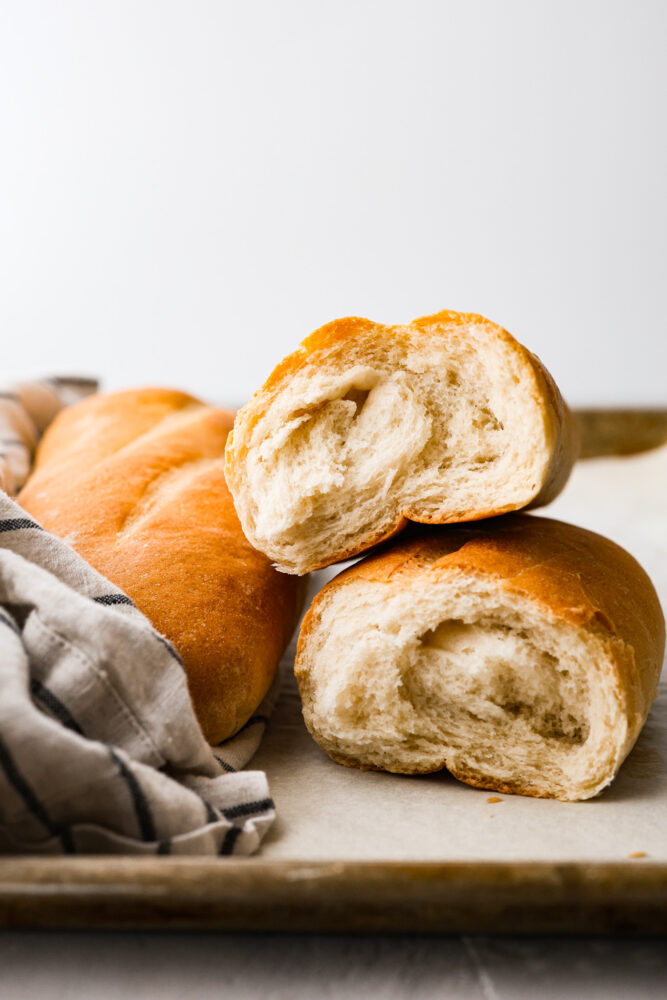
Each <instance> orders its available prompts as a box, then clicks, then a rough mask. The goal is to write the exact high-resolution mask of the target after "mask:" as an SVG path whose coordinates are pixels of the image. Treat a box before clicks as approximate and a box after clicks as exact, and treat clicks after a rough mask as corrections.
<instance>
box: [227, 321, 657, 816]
mask: <svg viewBox="0 0 667 1000" xmlns="http://www.w3.org/2000/svg"><path fill="white" fill-rule="evenodd" d="M575 458H576V435H575V433H574V428H573V422H572V418H571V416H570V414H569V411H568V410H567V407H566V406H565V404H564V402H563V400H562V398H561V396H560V393H559V392H558V389H557V388H556V386H555V384H554V382H553V380H552V379H551V377H550V376H549V374H548V372H547V371H546V370H545V368H544V367H543V366H542V364H541V363H540V362H539V360H538V359H537V358H535V357H534V356H533V355H532V354H530V353H529V352H528V351H527V350H526V349H525V348H523V347H522V346H521V345H520V344H518V343H517V342H516V341H515V340H514V338H513V337H511V336H510V334H508V333H507V332H506V331H505V330H503V329H501V328H500V327H498V326H496V325H495V324H493V323H490V322H489V321H488V320H485V319H483V318H482V317H480V316H476V315H470V314H459V313H453V312H442V313H439V314H437V315H435V316H428V317H425V318H423V319H419V320H416V321H415V322H414V323H411V324H409V325H407V326H395V327H385V326H381V325H379V324H376V323H372V322H370V321H368V320H363V319H347V320H341V321H338V322H335V323H331V324H329V325H328V326H325V327H323V328H322V329H321V330H318V331H317V332H316V333H314V334H312V335H311V336H310V337H309V338H307V339H306V340H305V341H304V342H303V344H302V345H301V346H300V347H299V349H298V350H297V351H296V352H295V353H293V354H292V355H290V356H289V357H288V358H286V359H285V360H284V361H283V362H282V363H281V364H280V365H279V366H278V367H277V368H276V369H275V371H274V372H273V373H272V375H271V376H270V377H269V378H268V380H267V381H266V382H265V384H264V385H263V386H262V388H261V389H260V390H259V391H258V392H257V393H256V394H255V395H254V396H253V398H252V399H251V400H250V402H249V403H248V404H247V406H245V407H244V408H243V409H242V410H241V411H240V412H239V413H238V414H237V416H236V420H235V423H234V428H233V431H232V432H231V433H230V435H229V439H228V442H227V447H226V474H227V482H228V484H229V487H230V489H231V491H232V494H233V497H234V502H235V506H236V510H237V512H238V515H239V518H240V521H241V524H242V526H243V530H244V532H245V535H246V537H247V538H248V539H249V540H250V542H251V543H252V545H253V546H254V547H255V548H257V549H259V550H260V551H261V552H263V553H264V554H265V555H266V556H267V557H268V558H269V559H271V560H272V561H273V562H274V563H275V565H276V566H277V568H278V569H280V570H282V571H283V572H285V573H292V574H304V573H307V572H309V571H310V570H313V569H318V568H321V567H325V566H329V565H331V564H333V563H337V562H340V561H342V560H345V559H349V558H350V557H352V556H357V555H360V554H362V553H364V552H367V551H368V550H369V549H370V548H371V547H372V546H375V545H377V544H378V543H380V542H383V543H384V544H383V545H382V546H381V547H380V549H376V550H374V551H372V552H370V553H369V554H367V555H366V556H365V558H364V559H363V560H362V561H360V562H357V563H356V564H355V565H354V566H353V567H352V568H350V569H347V570H346V571H344V572H343V573H342V574H340V575H339V576H338V577H336V578H335V579H334V580H333V581H332V582H331V583H329V584H328V585H327V586H325V587H324V588H323V590H322V591H320V593H319V594H318V596H317V598H316V599H315V601H314V603H313V605H312V607H311V608H310V610H309V611H308V613H307V614H306V617H305V619H304V622H303V625H302V628H301V634H300V638H299V645H298V652H297V661H296V675H297V679H298V682H299V687H300V691H301V695H302V701H303V710H304V717H305V720H306V724H307V726H308V728H309V729H310V731H311V733H312V735H313V736H314V738H315V739H316V740H317V741H318V742H319V743H320V745H321V746H322V747H323V748H324V749H325V750H326V751H327V752H328V753H329V755H330V756H331V757H332V758H333V759H334V760H336V761H338V762H339V763H342V764H345V765H348V766H353V767H360V768H365V769H383V770H388V771H393V772H398V773H409V774H414V773H426V772H431V771H436V770H439V769H441V768H443V767H446V768H448V769H449V770H450V771H451V772H452V773H453V774H455V775H456V776H457V777H459V778H461V779H462V780H463V781H466V782H468V783H470V784H473V785H477V786H480V787H483V788H488V789H493V790H498V791H504V792H505V791H509V792H517V793H521V794H527V795H536V796H550V797H555V798H560V799H564V800H571V799H586V798H590V797H591V796H593V795H595V794H597V793H598V792H599V791H600V790H601V789H602V788H604V787H605V786H606V785H607V784H609V782H610V781H611V780H612V779H613V777H614V775H615V774H616V773H617V771H618V769H619V767H620V765H621V764H622V762H623V760H624V758H625V757H626V755H627V754H628V752H629V751H630V749H631V747H632V746H633V744H634V742H635V740H636V738H637V736H638V734H639V732H640V730H641V727H642V725H643V723H644V721H645V719H646V716H647V714H648V711H649V708H650V706H651V702H652V701H653V698H654V697H655V694H656V689H657V681H658V676H659V673H660V669H661V665H662V659H663V654H664V642H665V630H664V619H663V616H662V611H661V609H660V604H659V602H658V598H657V596H656V593H655V590H654V588H653V586H652V584H651V582H650V580H649V579H648V577H647V576H646V574H645V573H644V571H643V570H642V569H641V567H640V566H639V565H638V564H637V562H636V561H635V560H634V559H633V558H632V557H631V556H630V555H629V554H628V553H627V552H625V551H623V550H622V549H620V548H619V547H618V546H616V545H614V544H613V543H612V542H610V541H608V540H607V539H605V538H602V537H601V536H599V535H596V534H593V533H592V532H589V531H584V530H582V529H580V528H575V527H573V526H571V525H567V524H562V523H559V522H557V521H552V520H549V519H546V518H543V517H535V516H532V515H525V514H514V513H511V512H515V511H519V510H522V509H524V508H528V507H535V506H538V505H541V504H545V503H548V502H549V501H550V500H551V499H553V498H554V497H555V496H556V494H557V493H558V492H559V491H560V490H561V489H562V487H563V486H564V484H565V482H566V480H567V477H568V475H569V472H570V470H571V467H572V464H573V462H574V460H575ZM409 522H417V523H421V526H420V527H416V526H415V525H414V524H413V525H411V526H410V527H407V530H405V532H404V534H403V535H402V537H400V538H399V539H397V540H396V541H394V542H391V541H390V539H392V538H393V537H394V536H396V535H397V534H398V533H399V532H401V531H403V529H406V526H408V525H409ZM426 526H431V527H426Z"/></svg>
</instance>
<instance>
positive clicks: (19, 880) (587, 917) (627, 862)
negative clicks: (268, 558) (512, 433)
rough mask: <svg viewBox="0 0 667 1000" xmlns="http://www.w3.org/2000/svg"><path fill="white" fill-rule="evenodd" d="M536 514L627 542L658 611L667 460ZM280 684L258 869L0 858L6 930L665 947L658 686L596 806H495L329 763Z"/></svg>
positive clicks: (590, 479) (636, 464)
mask: <svg viewBox="0 0 667 1000" xmlns="http://www.w3.org/2000/svg"><path fill="white" fill-rule="evenodd" d="M544 513H545V514H547V515H549V516H553V517H558V518H561V519H563V520H568V521H571V522H573V523H577V524H581V525H583V526H584V527H588V528H591V529H593V530H595V531H599V532H600V533H602V534H606V535H608V536H609V537H611V538H612V539H614V540H615V541H617V542H619V543H620V544H622V545H624V546H625V547H626V548H627V549H628V550H629V551H631V552H632V553H633V554H634V555H635V556H636V557H637V558H638V559H639V561H640V562H641V563H642V564H643V565H644V566H645V568H646V569H647V570H648V572H649V573H650V574H651V576H652V577H653V579H654V582H655V584H656V586H657V588H658V592H659V594H660V596H661V599H662V602H663V607H665V605H666V604H667V447H662V448H660V449H657V450H654V451H647V452H645V453H643V454H640V455H636V456H629V457H626V458H600V459H591V460H588V461H585V462H582V463H580V464H579V465H578V466H577V467H576V469H575V471H574V474H573V477H572V480H571V482H570V484H569V486H568V487H567V489H566V491H565V493H564V495H563V496H562V497H560V498H559V499H558V500H557V501H556V502H555V503H554V504H552V505H551V507H549V508H548V509H546V510H545V511H544ZM331 575H332V573H331V571H327V572H325V573H324V574H318V575H317V578H316V579H314V580H313V581H312V582H311V585H312V586H313V587H317V586H319V585H321V583H322V581H323V579H326V578H327V577H328V576H331ZM282 670H283V673H284V677H285V683H284V685H283V689H282V692H281V696H280V699H279V702H278V705H277V708H276V711H275V713H274V716H273V717H272V719H271V723H270V725H269V727H268V731H267V734H266V737H265V739H264V742H263V744H262V746H261V748H260V751H259V753H258V754H257V756H256V758H255V760H254V762H253V766H256V767H258V768H264V769H266V771H267V772H268V776H269V781H270V786H271V791H272V794H273V797H274V799H275V800H276V804H277V809H278V819H277V821H276V823H275V824H274V827H273V828H272V830H271V832H270V834H269V835H268V837H267V839H266V840H265V841H264V846H263V850H262V852H261V855H260V856H259V857H258V858H256V859H250V860H239V861H236V860H229V859H225V860H223V859H221V860H211V861H202V860H199V859H169V858H164V859H136V858H129V859H119V858H114V859H110V858H76V859H39V858H37V859H35V858H25V859H23V858H8V859H3V860H1V861H0V925H4V926H93V925H96V926H105V927H107V926H113V927H127V926H148V927H161V928H164V927H204V926H206V927H222V928H237V929H247V928H257V929H272V930H349V929H353V928H354V929H359V930H376V929H382V930H397V931H405V930H413V931H416V930H431V931H474V930H479V931H484V932H492V931H500V932H503V931H504V932H531V931H534V932H538V931H540V932H545V931H546V932H548V931H554V932H562V931H570V932H577V931H583V932H588V931H594V932H615V931H621V932H632V931H643V932H651V933H664V932H667V833H666V832H665V831H667V688H666V687H665V686H663V687H662V689H661V695H660V698H659V699H658V701H657V702H656V704H655V705H654V707H653V709H652V712H651V715H650V717H649V720H648V723H647V725H646V727H645V729H644V731H643V733H642V735H641V736H640V739H639V741H638V743H637V745H636V747H635V749H634V750H633V752H632V753H631V755H630V757H629V758H628V760H627V761H626V762H625V764H624V765H623V768H622V769H621V772H620V775H619V777H618V778H617V779H616V781H615V782H614V784H613V785H612V786H611V787H610V788H609V789H608V790H607V791H605V792H604V793H603V794H602V795H601V796H600V797H599V798H597V799H594V800H592V801H588V802H581V803H562V802H553V801H549V800H538V799H530V798H523V797H520V796H511V795H502V796H499V797H500V798H501V800H502V801H501V802H496V803H490V802H488V799H489V798H490V797H492V793H489V792H486V791H481V790H478V789H473V788H469V787H468V786H466V785H463V784H461V783H459V782H457V781H456V780H455V779H453V778H452V777H451V776H449V775H447V774H444V773H443V774H437V775H430V776H422V777H400V776H395V775H389V774H380V773H369V772H359V771H354V770H350V769H347V768H343V767H341V766H339V765H336V764H334V763H333V762H332V761H330V760H329V758H328V757H327V756H326V755H325V754H324V753H323V752H322V751H321V750H320V749H319V748H318V747H317V746H316V745H315V743H314V742H313V741H312V740H311V738H310V736H309V735H308V733H307V731H306V729H305V727H304V725H303V721H302V718H301V712H300V706H299V702H298V695H297V693H296V689H295V685H294V682H293V680H292V677H291V658H290V655H289V654H288V655H287V656H286V657H285V659H284V662H283V666H282ZM637 852H639V853H641V855H642V856H641V857H633V858H630V857H629V855H631V854H636V853H637Z"/></svg>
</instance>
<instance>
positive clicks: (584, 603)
mask: <svg viewBox="0 0 667 1000" xmlns="http://www.w3.org/2000/svg"><path fill="white" fill-rule="evenodd" d="M407 535H408V536H409V537H407V538H405V540H403V541H401V542H399V543H398V544H394V545H388V546H385V547H384V548H383V549H382V550H381V551H379V552H376V553H374V554H371V555H369V556H367V557H366V558H365V559H362V560H361V561H360V562H358V563H356V564H355V565H354V566H352V567H350V568H349V569H347V570H344V571H343V572H342V573H340V574H339V575H338V576H337V577H336V578H335V579H334V580H332V581H331V582H330V583H329V584H327V586H326V587H324V588H323V589H322V590H321V591H320V592H319V594H318V595H317V596H316V598H315V600H314V601H313V603H312V605H311V607H310V609H309V611H308V613H307V614H306V616H305V618H304V619H303V623H302V626H301V632H300V635H299V641H298V647H297V660H296V667H295V671H296V674H297V678H299V677H300V661H301V658H302V657H304V656H305V652H306V647H307V645H308V641H309V637H310V635H311V633H313V632H314V631H315V628H316V626H317V624H318V621H319V615H320V609H321V606H322V604H323V602H325V601H327V600H328V599H329V598H330V596H331V594H332V592H333V591H335V590H338V589H339V588H342V587H347V586H350V585H351V584H354V583H355V582H358V581H360V580H367V581H372V582H380V583H387V582H389V581H391V582H392V583H400V581H401V580H402V579H404V580H405V583H406V585H407V586H409V585H411V584H413V583H414V581H415V580H416V579H419V581H420V583H421V585H422V586H424V587H428V586H429V584H430V583H436V582H438V581H439V580H444V579H446V578H448V577H449V576H450V575H452V574H456V573H459V572H461V573H464V574H472V575H479V576H483V577H485V578H487V579H493V580H494V581H495V582H496V583H497V584H500V586H501V587H502V588H503V589H504V590H505V591H507V592H508V593H509V594H516V595H521V596H522V597H523V598H524V599H528V600H530V601H531V602H535V603H536V604H538V605H539V606H540V608H541V609H542V610H543V611H544V613H545V614H547V615H549V616H553V617H554V618H555V619H560V620H561V621H564V622H567V623H569V624H570V625H572V626H574V627H576V628H581V629H584V630H586V631H588V632H590V633H593V634H594V635H595V636H596V637H597V638H598V639H600V640H601V641H602V642H603V644H604V646H605V648H606V650H607V652H608V655H609V658H610V661H611V662H612V663H613V665H614V669H615V680H614V688H615V691H616V693H617V697H618V701H619V704H621V705H622V706H623V710H624V714H625V715H626V718H627V724H628V730H627V733H628V735H627V740H626V744H625V747H624V748H623V751H622V753H621V755H620V760H619V763H620V761H622V760H623V758H624V757H625V755H626V754H627V753H628V752H629V750H630V748H631V747H632V745H633V744H634V742H635V740H636V738H637V735H638V733H639V731H640V729H641V727H642V725H643V723H644V721H645V719H646V716H647V714H648V711H649V709H650V707H651V704H652V702H653V700H654V698H655V695H656V692H657V685H658V678H659V676H660V671H661V669H662V664H663V657H664V652H665V621H664V616H663V613H662V609H661V607H660V602H659V600H658V597H657V594H656V592H655V589H654V587H653V584H652V583H651V581H650V579H649V577H648V576H647V575H646V573H645V572H644V570H643V569H642V568H641V566H640V565H639V564H638V563H637V562H636V560H635V559H634V558H633V557H632V556H631V555H630V554H629V553H628V552H626V551H625V550H624V549H622V548H620V546H618V545H616V544H615V543H614V542H611V541H610V540H609V539H607V538H604V537H603V536H601V535H597V534H594V533H593V532H591V531H587V530H585V529H583V528H578V527H574V526H573V525H570V524H565V523H563V522H560V521H554V520H551V519H549V518H545V517H536V516H532V515H528V514H512V515H508V516H507V517H503V518H494V519H492V520H489V521H485V522H476V523H474V524H465V525H460V526H458V527H443V528H440V529H430V530H428V531H427V530H425V529H418V528H416V527H415V528H412V529H408V532H407ZM304 680H305V678H304ZM335 759H337V760H338V761H339V762H340V763H342V762H343V761H342V759H341V758H340V757H335ZM345 763H346V764H348V766H361V765H360V764H359V762H357V761H355V760H353V759H350V758H348V759H347V760H346V761H345ZM452 773H453V774H455V776H456V777H457V778H460V779H461V780H462V781H465V782H467V783H468V784H472V785H477V786H478V787H481V788H491V789H494V790H499V791H505V792H508V793H518V794H523V795H549V794H550V793H549V792H548V791H545V790H544V789H542V790H540V789H539V788H536V787H533V786H532V785H530V786H528V785H526V784H507V783H505V784H503V785H502V787H501V786H500V785H499V784H498V782H497V780H496V779H495V778H494V779H486V778H485V777H484V775H480V774H479V772H475V771H465V772H464V771H461V770H460V769H457V770H453V769H452Z"/></svg>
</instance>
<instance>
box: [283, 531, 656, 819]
mask: <svg viewBox="0 0 667 1000" xmlns="http://www.w3.org/2000/svg"><path fill="white" fill-rule="evenodd" d="M411 533H414V534H418V535H419V533H418V532H417V531H416V529H415V530H414V532H411ZM420 534H421V537H415V538H412V539H411V540H409V541H405V542H401V543H400V544H394V545H392V546H387V547H386V551H384V552H381V553H380V554H377V555H371V556H369V557H367V558H366V559H364V560H362V561H361V562H358V563H357V564H356V565H354V566H353V567H352V568H350V569H348V570H346V571H344V572H343V573H341V574H340V575H339V576H338V577H336V578H335V579H334V580H333V581H331V583H329V584H328V585H327V586H325V587H324V588H323V590H321V591H320V593H319V594H318V595H317V597H316V598H315V600H314V602H313V604H312V606H311V608H310V610H309V611H308V613H307V615H306V617H305V618H304V621H303V624H302V628H301V634H300V637H299V644H298V652H297V659H296V667H295V670H296V676H297V679H298V683H299V688H300V692H301V698H302V702H303V712H304V718H305V721H306V725H307V726H308V729H309V730H310V732H311V733H312V735H313V736H314V738H315V740H316V741H317V742H318V743H319V744H320V746H321V747H322V748H323V749H324V750H326V752H327V753H328V754H329V756H330V757H332V758H333V759H334V760H335V761H337V762H338V763H340V764H345V765H347V766H349V767H359V768H362V769H367V770H385V771H393V772H397V773H401V774H423V773H428V772H433V771H438V770H440V769H442V768H447V769H448V770H449V771H450V772H451V773H452V774H453V775H455V776H456V777H457V778H460V779H461V781H465V782H467V783H468V784H470V785H476V786H478V787H480V788H488V789H492V790H494V791H500V792H514V793H517V794H520V795H534V796H539V797H550V798H557V799H564V800H573V799H587V798H590V797H591V796H593V795H596V794H597V793H598V792H600V791H601V789H603V788H604V787H605V786H606V785H608V784H609V782H610V781H611V780H612V779H613V777H614V775H615V774H616V772H617V771H618V769H619V767H620V766H621V764H622V762H623V760H624V759H625V757H626V755H627V754H628V752H629V751H630V749H631V747H632V746H633V744H634V742H635V740H636V739H637V736H638V734H639V732H640V730H641V728H642V725H643V724H644V721H645V720H646V716H647V714H648V711H649V708H650V706H651V702H652V701H653V699H654V697H655V694H656V689H657V682H658V676H659V674H660V669H661V666H662V662H663V655H664V648H665V623H664V618H663V615H662V611H661V608H660V604H659V601H658V598H657V596H656V593H655V590H654V588H653V585H652V584H651V581H650V580H649V578H648V577H647V575H646V573H645V572H644V571H643V570H642V568H641V567H640V566H639V564H638V563H637V562H636V561H635V560H634V559H633V558H632V556H630V555H629V554H628V553H627V552H625V551H624V550H623V549H621V548H619V547H618V546H617V545H615V544H614V543H613V542H610V541H609V540H608V539H606V538H603V537H601V536H600V535H596V534H593V533H592V532H590V531H585V530H583V529H582V528H575V527H572V526H571V525H568V524H563V523H561V522H559V521H552V520H549V519H547V518H542V517H534V516H531V515H523V514H517V515H510V516H508V517H506V518H499V519H496V520H494V521H487V522H484V523H481V524H475V525H463V526H458V527H451V528H441V529H430V531H428V533H426V529H421V533H420Z"/></svg>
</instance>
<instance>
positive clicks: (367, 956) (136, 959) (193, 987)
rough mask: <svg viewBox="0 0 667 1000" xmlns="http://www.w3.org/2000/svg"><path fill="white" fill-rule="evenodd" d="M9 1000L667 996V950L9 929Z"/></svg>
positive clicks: (5, 958)
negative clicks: (46, 999)
mask: <svg viewBox="0 0 667 1000" xmlns="http://www.w3.org/2000/svg"><path fill="white" fill-rule="evenodd" d="M0 969H1V970H2V971H1V973H0V996H2V998H3V1000H42V998H48V1000H84V998H85V1000H93V998H94V1000H112V998H116V997H118V998H123V1000H125V998H128V1000H143V998H147V997H151V998H152V997H156V998H157V997H159V998H160V1000H177V998H179V1000H180V998H181V997H183V998H185V997H196V998H197V1000H208V998H209V997H210V998H213V997H216V998H220V997H233V998H235V1000H246V998H251V997H252V998H254V997H258V998H259V997H261V998H262V1000H283V998H284V1000H302V998H303V1000H306V998H309V1000H310V998H318V1000H319V998H344V1000H347V998H350V1000H353V998H354V1000H359V998H365V997H372V998H377V1000H390V998H391V1000H393V998H403V997H410V1000H421V998H428V1000H430V998H456V1000H510V998H513V1000H523V998H526V1000H534V998H535V997H539V998H540V1000H560V998H562V997H563V998H564V997H568V998H572V997H575V998H576V997H586V998H587V1000H597V998H598V997H599V998H605V1000H621V998H625V997H633V998H634V997H646V998H653V997H656V998H658V997H660V998H661V1000H662V998H664V997H665V992H666V986H665V983H666V982H667V942H666V941H665V940H664V939H663V940H646V939H644V940H629V939H620V940H614V939H609V938H605V939H601V938H580V939H576V938H507V937H505V938H503V937H494V938H489V937H426V936H401V937H389V936H385V935H382V936H378V935H369V936H359V935H335V936H329V937H322V936H316V935H312V936H309V935H294V934H290V935H284V936H283V935H265V934H255V935H253V934H209V933H206V934H180V933H179V934H152V933H141V932H137V933H134V934H132V933H67V934H65V933H46V932H35V933H29V932H23V933H14V932H5V933H4V934H2V935H0Z"/></svg>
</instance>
